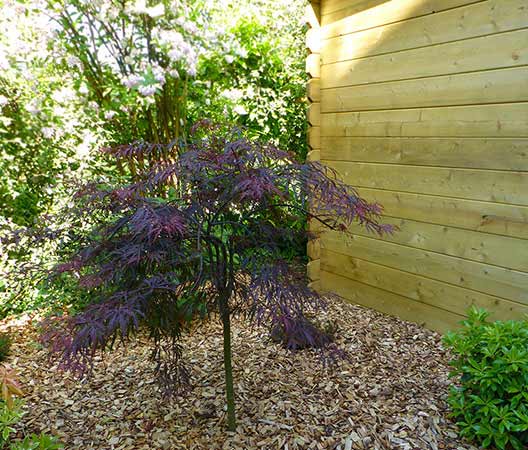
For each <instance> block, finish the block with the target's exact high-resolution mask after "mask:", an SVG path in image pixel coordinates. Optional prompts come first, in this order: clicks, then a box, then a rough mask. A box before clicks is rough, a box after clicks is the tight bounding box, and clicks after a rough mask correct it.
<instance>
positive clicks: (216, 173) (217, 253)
mask: <svg viewBox="0 0 528 450" xmlns="http://www.w3.org/2000/svg"><path fill="white" fill-rule="evenodd" d="M171 145H172V146H173V145H175V144H174V143H173V144H171ZM179 146H180V148H179V156H178V158H176V159H175V158H174V157H172V156H168V155H173V154H174V153H173V152H171V151H168V150H172V148H171V147H169V146H163V145H160V144H152V145H148V144H132V145H124V146H119V147H117V148H113V149H106V150H105V151H106V152H107V153H109V154H110V155H111V156H112V157H114V158H116V159H117V160H118V161H120V162H121V163H123V162H125V163H126V162H130V161H135V164H134V174H135V175H134V180H133V181H132V182H131V183H129V184H122V185H120V186H117V187H116V186H109V185H108V183H106V184H105V183H97V182H93V183H90V184H88V185H85V186H83V187H82V189H80V190H79V191H78V192H77V194H76V195H75V197H74V205H75V207H73V208H70V212H71V213H73V214H74V215H76V217H77V218H84V219H83V220H85V222H88V223H89V224H90V226H89V231H88V232H86V231H85V230H81V228H79V229H78V230H77V229H72V228H68V229H67V230H65V231H66V232H67V240H68V242H70V243H71V242H76V243H77V244H76V246H75V247H74V248H76V249H75V250H74V251H71V252H69V253H68V258H67V259H66V262H63V263H62V264H60V265H58V266H56V267H55V269H54V271H55V273H65V272H69V273H73V274H75V277H76V279H77V280H78V284H79V286H80V287H82V288H83V289H86V290H89V291H90V297H91V298H92V299H93V300H92V302H91V304H90V305H89V306H88V307H87V308H85V309H84V310H83V311H82V312H81V313H79V314H76V315H71V316H64V317H60V318H55V319H54V320H52V321H50V322H49V323H48V325H47V327H46V330H47V331H46V332H45V335H44V338H45V341H47V342H48V343H49V344H50V346H51V348H52V350H53V351H54V352H56V354H57V356H58V357H59V359H60V362H61V365H62V366H63V367H65V368H69V369H73V370H77V371H85V370H86V369H89V368H90V367H91V365H92V361H93V357H94V355H95V354H96V352H98V351H103V350H105V349H107V348H108V347H109V344H111V343H112V342H114V340H115V339H123V340H124V339H126V338H128V337H129V336H131V335H132V334H134V332H135V331H137V330H138V328H139V327H140V326H146V328H147V329H148V330H149V332H150V335H151V337H152V340H153V357H154V360H155V361H156V364H157V373H158V375H159V380H160V382H161V386H162V387H163V388H164V389H165V391H166V392H169V391H171V390H174V388H175V387H177V386H180V387H181V386H184V385H185V383H186V382H187V381H188V378H189V373H188V371H187V369H186V368H185V367H184V365H183V364H182V360H181V355H182V351H183V350H182V348H181V346H180V343H179V342H180V337H181V334H182V332H184V331H185V329H186V326H187V325H188V324H189V322H190V321H191V320H193V319H196V318H199V317H200V316H203V315H211V316H212V317H218V318H219V320H221V322H222V325H223V337H224V367H225V382H226V396H227V417H228V429H229V430H234V429H235V426H236V422H235V404H234V391H233V374H232V365H231V330H230V326H231V317H232V316H233V315H237V316H239V317H241V318H245V319H248V320H249V321H250V322H253V323H258V324H267V325H269V326H270V328H274V329H277V327H279V329H280V330H282V331H283V335H284V336H285V339H286V342H285V345H286V347H288V348H290V349H296V348H299V347H301V346H302V345H304V344H305V343H308V344H310V343H312V344H313V345H314V346H321V343H323V344H324V345H328V344H327V341H326V340H325V339H321V336H320V335H318V333H320V332H319V331H318V330H317V328H315V327H313V326H312V324H311V323H310V322H309V321H308V320H306V318H305V314H306V312H308V311H313V310H320V308H321V307H323V306H324V300H323V299H322V298H321V297H320V296H319V295H318V294H317V293H316V292H314V291H313V290H311V289H310V288H309V287H308V286H307V283H306V278H305V276H304V275H300V274H299V273H298V271H295V270H292V268H291V265H290V264H289V262H288V261H287V260H286V259H285V258H284V256H283V255H284V249H285V248H287V247H288V245H291V243H298V242H303V241H304V240H306V239H307V238H308V237H309V236H308V231H307V229H306V228H307V227H296V228H295V227H291V226H289V225H290V224H291V223H292V221H293V220H294V219H300V218H302V217H306V218H308V219H309V220H312V221H316V222H318V223H319V224H320V225H321V227H323V228H326V229H330V230H339V231H344V232H346V231H347V229H348V227H349V226H350V225H351V224H352V223H353V222H358V223H360V224H361V225H363V226H365V227H366V228H367V229H369V230H371V231H372V232H374V233H379V234H382V233H387V232H391V231H392V229H391V227H390V226H388V225H383V224H381V223H380V213H381V207H380V206H379V205H377V204H370V203H367V202H366V201H365V200H363V199H362V198H360V197H359V196H358V194H357V193H356V192H355V191H354V190H353V189H352V188H351V187H349V186H348V185H346V184H344V183H343V182H342V181H340V180H339V178H338V177H337V176H336V174H335V173H334V171H332V170H331V169H329V168H327V167H325V166H323V165H321V164H319V163H314V162H310V163H299V162H297V161H296V160H295V158H294V157H293V156H292V155H290V154H289V153H286V152H284V151H281V150H279V149H277V148H275V147H274V146H272V145H268V144H263V143H261V142H258V141H256V140H252V139H249V138H247V137H245V136H244V133H242V132H240V131H237V130H227V129H225V128H224V127H221V126H214V125H212V124H210V123H209V122H207V121H203V122H201V123H199V124H197V125H196V126H195V127H194V129H193V132H192V133H191V137H190V138H189V139H188V141H187V142H186V143H185V144H183V143H182V144H179ZM152 152H155V153H156V158H152V157H150V156H152V155H151V153H152ZM164 155H167V156H166V157H164ZM153 159H156V160H157V161H158V163H157V164H155V165H150V166H149V167H145V165H144V164H141V161H149V160H153ZM54 236H55V235H54ZM55 237H56V236H55ZM301 343H302V345H301Z"/></svg>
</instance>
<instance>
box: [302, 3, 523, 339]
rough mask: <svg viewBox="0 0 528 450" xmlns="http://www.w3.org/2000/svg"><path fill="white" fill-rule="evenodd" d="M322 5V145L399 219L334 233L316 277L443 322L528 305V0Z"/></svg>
mask: <svg viewBox="0 0 528 450" xmlns="http://www.w3.org/2000/svg"><path fill="white" fill-rule="evenodd" d="M313 3H317V4H316V5H314V6H315V9H316V10H317V11H320V22H319V23H320V28H319V29H318V30H317V33H315V32H313V31H311V32H309V34H308V37H307V45H308V46H309V47H310V48H311V49H312V51H319V52H320V55H317V56H315V55H316V53H311V55H310V56H309V57H308V63H307V65H308V66H309V67H310V68H311V71H312V73H313V74H314V75H316V76H315V77H314V78H312V79H311V80H310V82H309V85H308V97H309V99H310V100H311V101H312V102H313V103H312V105H311V107H310V111H309V122H310V123H311V126H310V128H309V136H310V137H309V141H310V146H311V152H314V151H316V152H317V153H315V154H313V156H315V155H317V158H320V159H321V161H322V162H324V163H326V164H328V165H330V166H331V167H334V168H335V169H336V170H338V172H340V173H341V175H342V176H343V177H344V179H345V180H346V181H347V182H349V183H350V184H351V185H353V186H356V187H357V188H358V191H359V193H360V194H361V195H362V196H364V197H365V198H367V199H369V200H371V201H377V202H379V203H381V204H383V205H384V206H385V220H386V221H387V222H389V223H394V224H396V225H398V226H399V228H400V231H399V232H397V233H395V234H394V235H392V236H385V237H379V236H376V235H373V234H370V233H368V232H366V231H365V230H364V229H362V228H361V227H359V226H358V227H355V228H354V235H353V236H351V237H345V236H343V235H342V234H339V233H335V232H328V233H325V234H324V235H323V236H322V238H321V239H320V246H318V247H317V249H316V250H315V249H314V248H313V244H311V245H312V248H311V250H310V254H311V255H312V260H313V261H317V262H312V263H310V268H309V274H310V276H311V277H312V278H313V279H319V287H320V289H321V290H323V291H334V292H336V293H337V294H338V295H340V296H342V297H344V298H346V299H349V300H350V301H353V302H356V303H359V304H363V305H366V306H369V307H372V308H375V309H378V310H380V311H383V312H386V313H389V314H394V315H397V316H399V317H402V318H404V319H408V320H413V321H416V322H418V323H423V324H425V325H426V326H428V327H430V328H433V329H436V330H439V331H442V332H443V331H446V330H447V329H449V328H453V327H455V326H456V325H457V323H458V322H459V321H460V320H461V319H462V318H463V317H464V314H465V312H466V311H467V308H469V307H470V306H471V305H477V306H480V307H484V308H487V309H488V310H490V311H491V312H492V316H493V317H494V318H497V319H510V318H520V317H522V316H523V314H526V313H528V3H527V2H526V0H320V1H318V2H313ZM316 36H318V38H319V39H320V42H319V43H317V42H315V39H316ZM319 62H320V64H319ZM316 272H319V275H317V273H316Z"/></svg>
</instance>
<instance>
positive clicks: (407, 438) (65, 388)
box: [0, 301, 475, 450]
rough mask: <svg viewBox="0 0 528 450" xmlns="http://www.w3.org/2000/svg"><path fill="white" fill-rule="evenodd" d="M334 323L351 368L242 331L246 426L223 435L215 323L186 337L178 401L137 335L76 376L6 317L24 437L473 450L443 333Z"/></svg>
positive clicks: (238, 369) (72, 444) (87, 445)
mask: <svg viewBox="0 0 528 450" xmlns="http://www.w3.org/2000/svg"><path fill="white" fill-rule="evenodd" d="M328 319H329V320H331V321H335V322H336V324H337V326H338V343H339V345H340V346H341V347H342V348H344V349H346V350H347V352H348V353H349V356H350V360H349V361H344V362H342V363H341V364H340V365H339V366H338V367H337V368H334V369H327V368H324V367H323V366H322V365H321V361H320V359H319V358H318V357H317V356H314V354H313V353H311V352H310V351H301V352H298V353H296V354H292V353H290V352H288V351H286V350H284V349H282V348H281V347H280V345H278V344H275V343H273V342H271V341H270V339H269V338H268V337H267V336H268V335H267V332H266V330H263V329H259V328H255V329H250V328H248V327H247V326H244V324H240V323H234V324H233V341H234V342H233V352H234V359H233V363H234V370H235V389H236V398H237V417H238V428H237V432H236V433H228V432H226V431H225V409H224V404H225V402H224V386H223V360H222V332H221V327H220V325H219V324H217V323H214V322H210V323H207V324H205V325H203V326H201V327H200V328H198V330H197V331H195V332H194V333H193V334H191V335H190V336H189V337H187V338H186V339H185V348H186V349H187V353H186V354H187V358H188V362H189V365H190V367H191V368H192V377H193V385H194V389H193V391H192V392H190V393H189V394H188V395H187V396H186V397H184V398H178V399H176V400H174V401H172V402H170V403H167V402H166V401H163V400H162V399H161V395H160V392H159V390H158V388H157V385H156V383H155V382H154V381H153V379H154V376H153V372H152V365H151V364H150V362H149V360H148V357H149V353H150V348H149V345H148V341H147V340H146V339H145V338H143V337H139V338H138V339H137V340H136V341H135V342H134V343H133V344H132V345H131V346H130V347H128V348H127V350H126V351H125V350H124V349H119V350H116V351H114V352H113V353H111V354H108V355H106V356H105V358H104V359H103V360H101V361H100V362H98V364H97V366H96V370H95V372H94V374H93V375H92V377H91V378H89V379H87V380H77V379H75V378H74V377H72V376H71V375H70V374H67V373H63V372H60V371H58V370H57V369H56V368H54V367H50V366H49V363H48V359H47V353H46V351H45V350H44V349H42V348H41V346H40V345H39V344H37V343H36V341H37V340H38V335H37V332H36V330H35V328H34V325H33V324H34V323H35V322H36V318H28V317H26V320H24V319H18V320H14V319H13V320H5V321H3V323H2V326H1V327H0V328H3V329H10V331H11V332H12V333H13V337H14V343H13V346H12V356H11V358H10V361H8V362H9V364H10V365H11V366H12V367H13V368H15V369H16V370H17V371H18V373H19V374H20V378H21V382H22V384H23V386H24V387H25V390H26V392H27V395H26V398H25V408H26V410H27V414H26V415H25V417H24V419H23V420H22V423H21V424H19V434H22V433H28V432H41V431H44V432H48V433H53V434H54V435H56V436H58V437H59V438H60V439H61V441H62V442H63V443H64V444H65V448H66V449H68V450H69V449H83V450H88V449H109V450H111V449H115V450H117V449H123V450H124V449H127V450H130V449H174V450H177V449H197V450H198V449H204V450H205V449H207V450H209V449H213V450H214V449H219V450H222V449H245V450H246V449H264V450H266V449H285V450H290V449H291V450H293V449H302V450H305V449H306V450H308V449H309V450H324V449H339V450H352V449H376V450H377V449H402V450H429V449H430V450H437V449H446V450H447V449H449V450H471V449H472V450H475V447H472V446H471V445H468V444H467V443H465V442H464V441H463V440H462V439H460V438H458V437H457V434H456V428H455V426H454V425H453V424H452V423H451V422H450V421H449V419H447V413H448V412H447V405H446V395H447V390H448V386H449V384H450V381H449V380H448V377H447V373H448V367H447V361H448V355H447V354H446V351H445V350H444V349H443V348H442V345H441V339H440V336H439V335H438V334H436V333H433V332H431V331H428V330H425V329H423V328H421V327H420V326H418V325H416V324H412V323H409V322H404V321H401V320H398V319H395V318H393V317H389V316H385V315H383V314H380V313H377V312H375V311H372V310H369V309H365V308H362V307H359V306H354V305H351V304H348V303H345V302H342V301H333V302H332V304H331V306H330V309H329V311H328Z"/></svg>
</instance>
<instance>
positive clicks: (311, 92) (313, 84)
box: [306, 78, 321, 103]
mask: <svg viewBox="0 0 528 450" xmlns="http://www.w3.org/2000/svg"><path fill="white" fill-rule="evenodd" d="M306 96H307V97H308V100H310V101H311V102H313V103H317V102H320V101H321V82H320V79H319V78H311V79H310V80H308V83H307V84H306Z"/></svg>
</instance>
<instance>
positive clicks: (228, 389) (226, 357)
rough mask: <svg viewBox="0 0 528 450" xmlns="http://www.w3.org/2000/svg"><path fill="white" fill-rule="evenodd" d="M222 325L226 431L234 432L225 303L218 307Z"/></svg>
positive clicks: (229, 348) (231, 375) (227, 310)
mask: <svg viewBox="0 0 528 450" xmlns="http://www.w3.org/2000/svg"><path fill="white" fill-rule="evenodd" d="M220 314H221V315H222V325H223V329H224V370H225V383H226V397H227V429H228V430H229V431H235V430H236V417H235V390H234V387H233V366H232V363H231V317H230V314H229V307H228V305H227V302H225V304H222V305H221V306H220Z"/></svg>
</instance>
